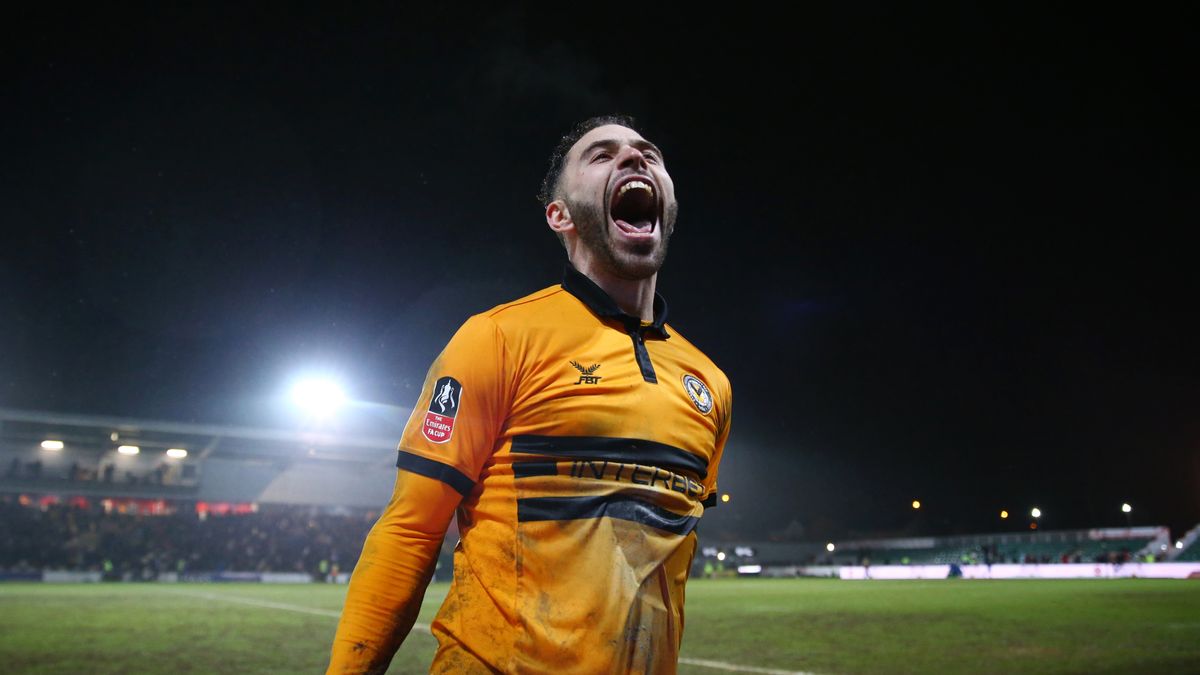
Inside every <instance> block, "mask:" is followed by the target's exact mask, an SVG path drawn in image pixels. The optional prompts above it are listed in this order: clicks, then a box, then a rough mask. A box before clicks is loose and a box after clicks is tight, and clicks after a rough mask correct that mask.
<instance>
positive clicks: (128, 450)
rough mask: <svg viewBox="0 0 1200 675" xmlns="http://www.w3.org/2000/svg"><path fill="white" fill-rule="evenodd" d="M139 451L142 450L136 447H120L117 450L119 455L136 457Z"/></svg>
mask: <svg viewBox="0 0 1200 675" xmlns="http://www.w3.org/2000/svg"><path fill="white" fill-rule="evenodd" d="M141 451H142V449H141V448H139V447H138V446H136V445H122V446H121V447H119V448H117V452H119V453H121V454H122V455H136V454H138V453H139V452H141Z"/></svg>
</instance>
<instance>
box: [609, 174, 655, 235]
mask: <svg viewBox="0 0 1200 675" xmlns="http://www.w3.org/2000/svg"><path fill="white" fill-rule="evenodd" d="M608 213H609V216H611V217H612V221H613V223H614V224H615V225H616V226H617V228H619V229H620V230H621V231H622V232H624V233H625V234H629V235H635V236H636V235H650V234H652V233H653V232H654V227H655V225H657V223H658V191H657V190H656V189H655V187H654V182H653V181H652V180H650V179H649V178H647V177H644V176H630V177H628V178H625V179H623V180H622V181H621V182H619V183H618V184H617V187H616V189H615V190H614V191H613V196H612V200H611V201H610V202H609V208H608Z"/></svg>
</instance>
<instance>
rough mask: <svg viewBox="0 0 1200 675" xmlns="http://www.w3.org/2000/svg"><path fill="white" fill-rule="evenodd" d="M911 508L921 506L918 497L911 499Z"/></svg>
mask: <svg viewBox="0 0 1200 675" xmlns="http://www.w3.org/2000/svg"><path fill="white" fill-rule="evenodd" d="M913 508H914V509H919V508H921V500H920V499H914V500H913Z"/></svg>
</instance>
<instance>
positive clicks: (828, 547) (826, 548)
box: [825, 541, 834, 553]
mask: <svg viewBox="0 0 1200 675" xmlns="http://www.w3.org/2000/svg"><path fill="white" fill-rule="evenodd" d="M833 549H834V546H833V542H832V541H831V542H829V543H828V544H825V550H826V551H829V552H830V553H833Z"/></svg>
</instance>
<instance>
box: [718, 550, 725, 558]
mask: <svg viewBox="0 0 1200 675" xmlns="http://www.w3.org/2000/svg"><path fill="white" fill-rule="evenodd" d="M724 559H725V551H717V560H724Z"/></svg>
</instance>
